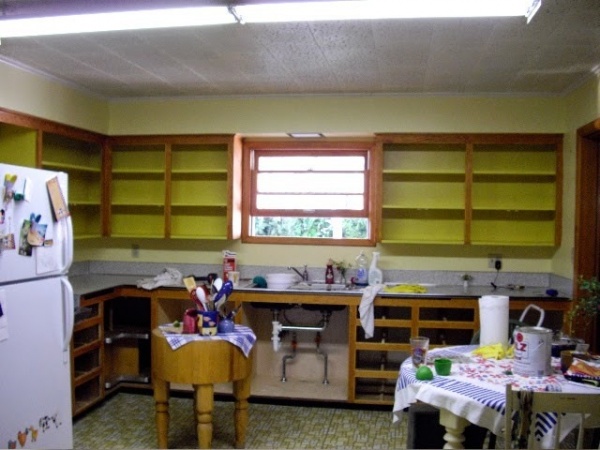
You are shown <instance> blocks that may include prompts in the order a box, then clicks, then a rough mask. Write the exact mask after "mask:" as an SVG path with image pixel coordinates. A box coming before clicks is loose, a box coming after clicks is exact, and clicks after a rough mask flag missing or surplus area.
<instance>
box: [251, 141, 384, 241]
mask: <svg viewBox="0 0 600 450" xmlns="http://www.w3.org/2000/svg"><path fill="white" fill-rule="evenodd" d="M377 150H378V147H377V146H376V145H375V140H374V139H371V138H368V139H365V138H357V139H344V140H336V139H314V140H313V139H307V140H302V141H298V140H297V139H274V140H265V139H262V140H254V139H244V140H243V145H242V165H243V167H242V180H243V182H242V235H241V238H242V242H243V243H254V244H288V245H337V246H363V247H364V246H370V247H374V246H375V245H376V236H377V233H378V229H379V226H378V214H377V211H378V202H377V193H378V192H379V186H380V184H381V183H380V182H378V179H380V178H381V176H378V174H380V173H381V158H380V155H379V152H378V151H377ZM295 151H298V152H301V153H302V154H307V155H310V154H313V155H314V154H326V153H330V154H331V153H336V152H340V153H341V154H342V155H356V154H357V153H360V154H361V155H365V157H366V164H365V171H364V173H365V177H366V181H365V193H364V194H363V195H364V200H365V207H364V213H360V214H356V215H355V214H352V213H348V212H345V211H344V212H342V211H340V210H324V209H320V210H316V211H314V212H309V211H303V212H302V214H298V213H297V212H292V213H289V211H287V213H286V214H277V215H281V216H283V217H364V218H366V219H367V220H368V222H369V227H368V236H367V238H365V239H333V238H305V237H288V236H285V237H278V236H252V235H251V234H250V233H251V226H252V217H253V213H254V211H256V210H255V208H254V205H255V199H256V176H255V175H256V170H255V165H256V157H257V154H265V153H269V152H271V153H272V154H273V155H282V154H285V153H289V152H295ZM279 211H280V210H267V212H268V214H266V215H267V216H269V215H270V213H272V212H279Z"/></svg>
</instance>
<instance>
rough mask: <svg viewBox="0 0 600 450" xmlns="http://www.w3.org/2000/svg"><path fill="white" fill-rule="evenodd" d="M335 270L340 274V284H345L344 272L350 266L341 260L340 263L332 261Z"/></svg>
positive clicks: (350, 265)
mask: <svg viewBox="0 0 600 450" xmlns="http://www.w3.org/2000/svg"><path fill="white" fill-rule="evenodd" d="M332 262H333V265H334V267H335V268H336V270H337V271H338V272H339V273H340V283H342V284H346V272H347V271H348V269H349V268H350V267H352V264H350V263H347V262H346V260H344V259H342V260H341V261H332Z"/></svg>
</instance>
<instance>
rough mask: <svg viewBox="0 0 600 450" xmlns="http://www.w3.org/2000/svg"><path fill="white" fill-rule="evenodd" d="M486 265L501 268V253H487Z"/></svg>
mask: <svg viewBox="0 0 600 450" xmlns="http://www.w3.org/2000/svg"><path fill="white" fill-rule="evenodd" d="M488 267H489V268H490V269H494V270H500V269H502V255H488Z"/></svg>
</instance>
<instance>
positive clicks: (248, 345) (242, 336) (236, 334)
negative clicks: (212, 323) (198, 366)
mask: <svg viewBox="0 0 600 450" xmlns="http://www.w3.org/2000/svg"><path fill="white" fill-rule="evenodd" d="M170 327H171V326H170V324H169V325H161V326H159V327H158V328H159V329H160V330H161V331H162V332H163V334H164V336H165V338H166V339H167V342H168V343H169V345H170V346H171V348H172V349H173V350H177V349H178V348H179V347H182V346H184V345H185V344H187V343H189V342H194V341H227V342H230V343H231V344H233V345H235V346H236V347H238V348H239V349H240V350H242V352H244V355H245V356H246V357H247V356H248V355H249V354H250V351H251V350H252V347H253V346H254V343H255V342H256V335H255V334H254V331H252V329H251V328H249V327H246V326H244V325H236V326H235V329H234V331H233V333H219V334H217V335H215V336H201V335H199V334H180V333H174V332H172V331H168V328H170Z"/></svg>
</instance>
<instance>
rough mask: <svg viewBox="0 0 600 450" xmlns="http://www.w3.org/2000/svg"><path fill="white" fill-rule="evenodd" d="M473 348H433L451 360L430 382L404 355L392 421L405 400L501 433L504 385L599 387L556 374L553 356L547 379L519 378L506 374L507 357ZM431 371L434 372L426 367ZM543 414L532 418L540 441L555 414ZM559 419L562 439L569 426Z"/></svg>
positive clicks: (541, 388) (546, 435) (549, 432)
mask: <svg viewBox="0 0 600 450" xmlns="http://www.w3.org/2000/svg"><path fill="white" fill-rule="evenodd" d="M475 348H477V347H476V346H460V347H447V348H439V349H435V350H432V351H430V352H429V355H428V357H429V358H430V361H431V360H432V359H433V358H439V357H449V358H451V359H453V364H452V372H451V374H450V376H445V377H443V376H434V378H433V380H431V381H419V380H417V379H416V371H415V368H414V367H413V366H412V362H411V360H410V358H409V359H407V360H406V361H404V362H403V363H402V365H401V367H400V374H399V377H398V381H397V384H396V394H395V402H394V421H397V420H399V419H400V418H401V416H402V414H403V410H404V409H405V408H407V407H408V406H409V405H410V404H411V403H414V402H416V401H421V402H424V403H428V404H430V405H432V406H435V407H437V408H444V409H446V410H448V411H450V412H451V413H453V414H455V415H457V416H459V417H463V418H465V419H466V420H468V421H469V422H470V423H473V424H476V425H479V426H482V427H485V428H487V429H488V430H491V431H492V432H493V433H494V434H497V435H501V434H502V429H503V427H504V407H505V404H506V400H505V389H506V385H507V384H509V383H512V384H513V386H514V387H515V388H516V389H530V390H534V391H544V390H555V389H560V390H562V391H564V392H584V393H590V394H600V390H598V389H596V388H592V387H587V386H586V385H583V384H576V383H572V382H569V381H567V380H566V379H565V378H564V377H563V376H562V374H561V373H560V370H559V367H557V366H558V365H559V364H560V362H559V361H558V360H554V362H553V367H554V368H555V373H553V374H552V375H549V376H547V377H523V376H519V375H514V374H513V373H512V363H513V360H512V359H504V360H494V359H488V360H486V359H484V358H481V357H476V356H470V352H471V351H472V350H474V349H475ZM432 370H433V372H434V374H435V370H434V369H433V368H432ZM552 416H553V415H552V414H547V415H544V416H542V417H538V418H537V419H536V435H538V436H540V439H539V440H541V443H542V445H544V444H545V442H546V440H547V439H551V438H552V429H553V427H554V425H555V424H556V417H555V415H554V417H552ZM568 422H569V421H563V437H564V436H566V434H567V433H568V432H569V431H570V430H571V429H572V428H573V427H574V426H575V421H573V422H572V423H571V424H569V423H568Z"/></svg>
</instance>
